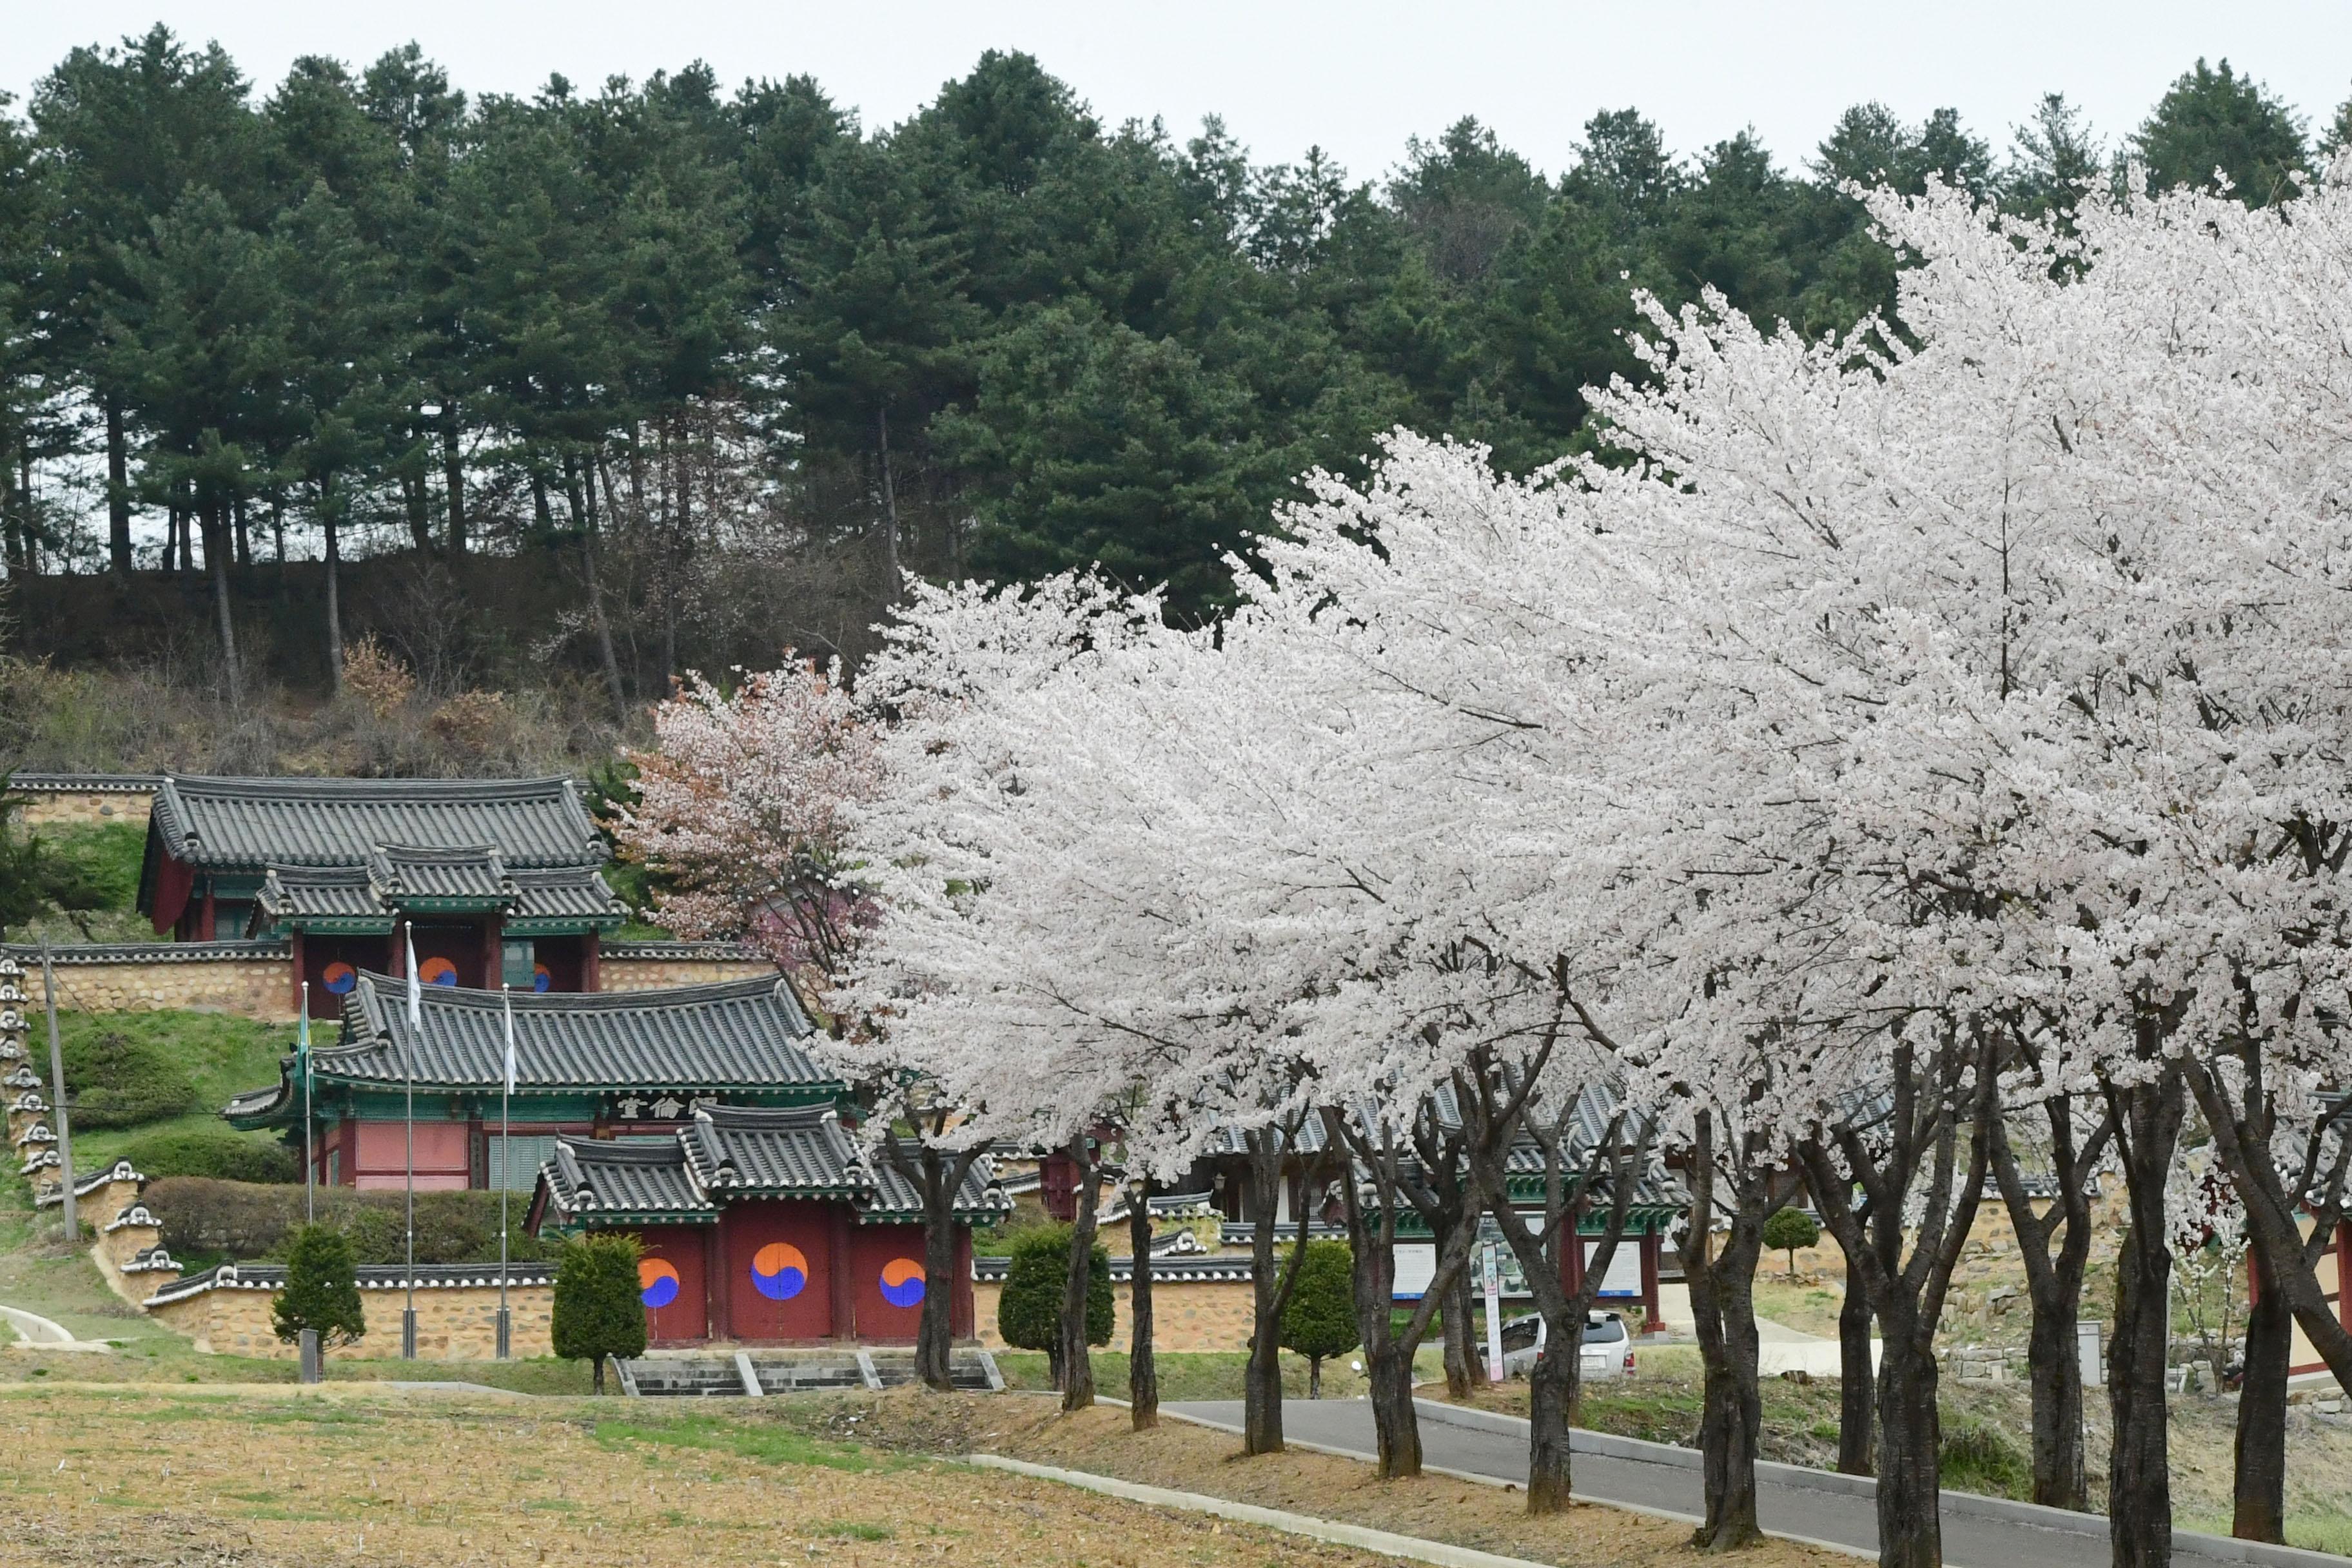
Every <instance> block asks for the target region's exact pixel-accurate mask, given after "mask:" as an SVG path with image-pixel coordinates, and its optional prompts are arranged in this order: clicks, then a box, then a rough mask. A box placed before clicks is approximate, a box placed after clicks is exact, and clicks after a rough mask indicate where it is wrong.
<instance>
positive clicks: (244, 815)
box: [139, 774, 763, 1018]
mask: <svg viewBox="0 0 2352 1568" xmlns="http://www.w3.org/2000/svg"><path fill="white" fill-rule="evenodd" d="M605 858H606V856H605V848H604V841H603V839H602V838H600V837H598V835H597V832H596V826H595V824H594V823H593V821H592V820H591V819H590V817H589V816H588V812H587V808H586V806H585V805H584V804H583V801H582V799H581V795H580V790H579V787H578V786H577V785H576V784H573V783H572V781H571V780H570V779H566V778H545V779H309V778H204V777H194V776H183V775H175V774H165V775H163V777H161V778H159V779H157V780H155V781H153V795H152V802H151V805H150V808H149V814H148V827H147V848H146V856H145V859H144V862H143V863H142V867H141V870H140V880H139V909H140V910H141V912H142V913H144V914H145V915H146V916H147V917H148V918H149V920H150V921H152V922H153V925H154V928H155V931H157V933H158V934H159V935H160V934H168V935H169V936H171V937H172V938H173V939H174V941H176V942H182V943H191V944H194V943H205V944H216V945H217V944H225V943H228V942H238V941H243V942H245V943H246V945H245V946H242V947H239V948H237V949H235V950H227V949H222V950H221V951H224V952H228V954H229V955H230V956H233V957H235V958H236V959H237V960H238V961H240V962H246V963H254V962H260V961H262V960H265V959H268V958H269V957H270V956H272V955H274V954H279V953H282V954H283V960H282V962H284V963H285V964H286V969H285V971H284V973H285V975H286V984H287V993H286V995H287V998H288V1002H289V1010H290V1004H291V1003H292V1002H293V1001H294V999H295V998H296V997H298V996H299V987H300V986H301V985H302V984H304V983H305V982H307V983H308V984H309V985H310V1015H311V1016H312V1017H314V1018H331V1017H333V1016H336V1014H337V1012H338V1011H339V1010H340V1008H341V1002H342V998H343V997H344V996H345V995H346V994H349V993H350V991H351V989H352V985H353V984H354V983H355V980H356V977H357V976H358V975H359V974H360V973H362V972H365V971H374V972H376V973H385V974H394V975H397V974H400V973H403V972H404V965H405V963H406V962H407V959H406V953H407V949H408V945H409V942H410V941H412V940H413V941H414V942H415V950H416V961H417V968H418V971H419V973H420V974H421V975H422V976H423V977H424V979H425V980H426V981H427V982H429V983H431V984H437V985H444V986H465V987H474V988H480V989H492V988H495V987H496V986H498V985H499V984H502V983H503V984H509V985H512V986H514V987H516V988H517V989H518V990H531V991H542V992H574V991H601V990H605V989H611V988H614V987H612V986H611V985H610V984H608V982H607V977H606V975H605V974H604V960H605V957H606V953H605V947H606V945H607V942H608V939H609V938H611V937H612V936H613V935H614V933H615V932H617V931H619V930H620V928H621V927H622V926H623V925H624V924H625V923H626V921H628V918H629V911H628V910H627V908H626V907H625V905H623V904H622V903H621V902H620V900H617V899H615V898H614V896H613V891H612V889H611V888H610V887H608V886H607V885H606V884H605V881H604V876H603V873H602V868H603V867H604V862H605ZM162 956H163V955H159V962H161V961H162ZM630 958H631V962H632V973H631V976H630V979H629V981H628V983H629V984H662V983H664V982H663V978H662V976H661V974H660V973H659V970H660V968H661V965H662V963H663V962H664V961H665V960H671V961H675V962H676V963H677V965H678V966H679V967H680V969H681V973H680V974H679V976H678V977H679V978H688V977H689V974H691V977H693V978H704V977H707V976H708V975H709V973H710V971H711V970H712V968H713V966H714V965H726V964H730V963H731V965H732V969H733V971H734V972H735V973H750V972H752V971H754V970H756V969H758V968H761V967H763V966H762V965H761V963H760V961H759V959H758V957H757V955H755V954H751V953H749V952H740V951H730V952H719V951H717V950H713V949H709V948H688V947H685V946H682V945H678V944H655V945H646V946H644V947H643V950H642V951H633V952H631V954H630ZM648 969H651V970H652V971H654V973H638V972H640V971H646V970H648Z"/></svg>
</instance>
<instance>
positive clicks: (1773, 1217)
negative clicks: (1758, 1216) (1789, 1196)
mask: <svg viewBox="0 0 2352 1568" xmlns="http://www.w3.org/2000/svg"><path fill="white" fill-rule="evenodd" d="M1821 1238H1822V1227H1821V1226H1818V1225H1816V1224H1814V1223H1813V1216H1812V1215H1809V1214H1807V1213H1806V1212H1805V1211H1804V1210H1802V1209H1798V1208H1787V1209H1774V1210H1773V1211H1772V1212H1771V1213H1770V1214H1769V1215H1766V1216H1765V1220H1764V1245H1765V1246H1766V1247H1770V1248H1771V1249H1772V1250H1773V1251H1775V1252H1785V1253H1787V1254H1788V1255H1789V1276H1790V1279H1794V1278H1796V1273H1797V1253H1798V1250H1799V1249H1800V1248H1801V1247H1811V1246H1812V1245H1813V1244H1814V1243H1816V1242H1818V1241H1820V1240H1821Z"/></svg>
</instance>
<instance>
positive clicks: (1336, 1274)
mask: <svg viewBox="0 0 2352 1568" xmlns="http://www.w3.org/2000/svg"><path fill="white" fill-rule="evenodd" d="M1355 1279H1356V1255H1355V1253H1354V1251H1353V1250H1352V1249H1350V1248H1349V1246H1348V1244H1347V1243H1346V1242H1344V1241H1310V1242H1308V1243H1307V1256H1306V1257H1305V1258H1303V1259H1301V1260H1300V1262H1299V1265H1298V1283H1297V1284H1296V1285H1294V1286H1292V1287H1291V1290H1290V1300H1289V1302H1288V1304H1286V1306H1285V1307H1284V1308H1283V1310H1282V1337H1281V1343H1282V1348H1283V1349H1284V1350H1286V1351H1290V1352H1294V1353H1296V1354H1298V1355H1303V1356H1305V1357H1306V1358H1307V1398H1309V1399H1320V1398H1322V1397H1323V1360H1324V1358H1325V1357H1326V1356H1335V1355H1345V1354H1347V1353H1348V1352H1349V1351H1351V1350H1354V1349H1355V1348H1356V1342H1357V1338H1358V1336H1357V1332H1356V1289H1355Z"/></svg>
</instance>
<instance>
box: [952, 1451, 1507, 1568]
mask: <svg viewBox="0 0 2352 1568" xmlns="http://www.w3.org/2000/svg"><path fill="white" fill-rule="evenodd" d="M964 1462H965V1463H968V1464H974V1465H980V1466H983V1467H985V1468H989V1469H992V1470H1007V1471H1010V1472H1011V1473H1013V1475H1016V1476H1029V1477H1032V1478H1034V1479H1038V1480H1045V1481H1059V1482H1061V1483H1062V1484H1063V1485H1064V1486H1071V1487H1077V1488H1080V1489H1084V1490H1087V1491H1090V1492H1100V1493H1102V1494H1103V1495H1104V1496H1106V1497H1115V1498H1122V1499H1124V1500H1127V1501H1129V1502H1139V1503H1149V1504H1150V1505H1151V1506H1152V1507H1154V1508H1174V1509H1182V1510H1184V1511H1186V1512H1188V1513H1206V1514H1213V1515H1214V1516H1216V1517H1217V1518H1219V1519H1229V1520H1232V1521H1234V1522H1235V1523H1236V1524H1255V1525H1259V1526H1261V1527H1263V1528H1265V1529H1267V1530H1278V1531H1282V1532H1283V1533H1284V1534H1286V1535H1303V1536H1306V1537H1307V1539H1308V1540H1310V1541H1321V1542H1328V1543H1330V1544H1331V1545H1334V1546H1353V1547H1357V1548H1359V1549H1360V1550H1362V1551H1366V1552H1379V1553H1381V1555H1382V1556H1386V1557H1402V1558H1404V1559H1406V1560H1407V1561H1409V1562H1413V1563H1436V1564H1438V1568H1542V1565H1541V1564H1539V1563H1535V1562H1534V1561H1532V1560H1531V1559H1528V1558H1525V1557H1502V1556H1498V1555H1496V1553H1494V1552H1479V1551H1476V1550H1475V1549H1474V1548H1471V1547H1467V1546H1448V1545H1446V1544H1445V1543H1444V1542H1440V1541H1423V1540H1421V1539H1420V1538H1419V1537H1417V1536H1411V1535H1392V1534H1391V1533H1390V1532H1389V1531H1385V1530H1371V1529H1368V1528H1366V1527H1365V1526H1363V1525H1360V1524H1341V1523H1339V1521H1337V1520H1329V1519H1315V1518H1312V1517H1310V1516H1308V1515H1307V1514H1303V1513H1286V1512H1284V1511H1283V1510H1280V1509H1272V1508H1258V1507H1255V1506H1254V1505H1252V1504H1249V1503H1245V1502H1228V1501H1226V1500H1224V1499H1223V1498H1215V1497H1207V1496H1203V1495H1202V1493H1199V1492H1180V1491H1171V1490H1170V1489H1167V1488H1165V1487H1148V1486H1143V1485H1141V1484H1139V1483H1138V1482H1135V1481H1122V1480H1116V1479H1112V1478H1111V1477H1109V1476H1097V1475H1094V1474H1091V1473H1090V1472H1088V1471H1086V1470H1065V1469H1059V1468H1055V1467H1054V1466H1051V1465H1033V1464H1030V1463H1029V1462H1027V1461H1026V1460H1024V1459H1008V1458H1003V1457H1002V1456H1000V1455H996V1454H969V1455H966V1456H964Z"/></svg>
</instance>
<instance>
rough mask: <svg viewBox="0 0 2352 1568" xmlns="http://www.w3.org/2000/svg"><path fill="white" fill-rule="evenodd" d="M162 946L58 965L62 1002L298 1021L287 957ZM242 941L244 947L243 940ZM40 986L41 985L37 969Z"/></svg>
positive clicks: (107, 1009) (79, 1007)
mask: <svg viewBox="0 0 2352 1568" xmlns="http://www.w3.org/2000/svg"><path fill="white" fill-rule="evenodd" d="M194 945H195V944H194V943H177V942H173V943H162V942H159V943H157V944H156V947H157V949H158V950H160V951H159V952H156V953H154V954H152V955H151V954H147V953H139V954H130V953H126V954H124V955H123V956H121V957H120V958H113V957H109V958H106V959H101V960H98V961H95V962H91V961H86V960H79V959H78V960H76V961H74V962H71V963H59V964H58V965H57V975H58V1008H59V1009H60V1010H63V1011H68V1012H71V1011H80V1012H89V1013H158V1012H165V1011H175V1010H183V1009H184V1010H186V1011H189V1012H195V1013H233V1014H235V1015H236V1016H238V1017H240V1018H255V1019H258V1020H260V1021H262V1022H264V1023H270V1024H290V1023H292V1022H293V1021H294V998H293V994H292V992H293V967H292V959H291V957H290V956H288V955H284V954H281V955H278V956H275V957H268V956H255V957H251V958H197V959H190V958H186V957H179V958H173V957H167V956H163V954H165V953H168V952H169V951H170V949H171V948H173V947H181V946H194ZM238 945H240V946H243V945H245V944H243V943H239V944H238ZM33 984H36V985H37V984H39V977H38V975H37V974H36V975H35V976H34V979H33Z"/></svg>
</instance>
